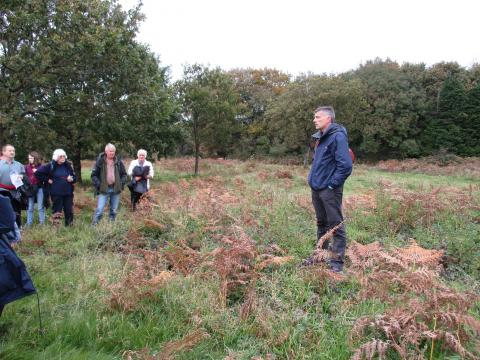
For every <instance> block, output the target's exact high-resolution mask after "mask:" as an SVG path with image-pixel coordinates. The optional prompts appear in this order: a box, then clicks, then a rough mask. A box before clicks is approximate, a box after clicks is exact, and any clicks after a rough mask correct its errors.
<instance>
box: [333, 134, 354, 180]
mask: <svg viewBox="0 0 480 360" xmlns="http://www.w3.org/2000/svg"><path fill="white" fill-rule="evenodd" d="M335 143H336V147H337V149H336V151H335V164H336V167H335V172H334V173H333V175H332V177H331V178H330V181H329V184H328V186H331V187H332V188H336V187H339V186H341V185H343V183H344V182H345V180H347V178H348V177H349V176H350V174H351V173H352V158H351V157H350V152H349V151H348V140H347V137H346V135H345V134H342V133H340V134H337V135H336V136H335Z"/></svg>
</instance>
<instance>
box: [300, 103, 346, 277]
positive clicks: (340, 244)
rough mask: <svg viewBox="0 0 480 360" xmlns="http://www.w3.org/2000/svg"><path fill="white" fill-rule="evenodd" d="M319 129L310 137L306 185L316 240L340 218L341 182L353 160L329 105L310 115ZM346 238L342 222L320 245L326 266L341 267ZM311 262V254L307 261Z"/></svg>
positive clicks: (343, 134)
mask: <svg viewBox="0 0 480 360" xmlns="http://www.w3.org/2000/svg"><path fill="white" fill-rule="evenodd" d="M313 123H314V124H315V128H316V129H317V130H318V131H317V132H316V133H315V134H314V135H313V138H314V139H315V140H316V143H315V154H314V158H313V162H312V167H311V169H310V173H309V174H308V184H309V185H310V187H311V189H312V203H313V207H314V208H315V214H316V217H317V241H318V239H320V238H321V237H322V236H323V235H325V234H326V233H327V231H328V230H330V229H332V228H334V227H335V226H337V225H338V224H340V223H341V222H342V221H343V214H342V197H343V184H344V182H345V180H346V179H347V178H348V176H349V175H350V174H351V172H352V159H351V157H350V153H349V147H348V137H347V131H346V130H345V128H344V127H343V126H341V125H339V124H336V123H335V111H334V109H333V107H332V106H321V107H319V108H317V109H316V110H315V117H314V118H313ZM346 244H347V237H346V232H345V225H343V224H342V225H341V226H340V227H339V228H338V229H337V230H336V231H335V232H334V234H333V241H332V242H331V243H330V241H329V240H327V241H325V242H324V243H323V244H322V249H325V250H327V249H328V250H330V258H329V259H328V262H327V263H328V266H329V268H330V270H332V271H334V272H341V271H342V270H343V259H344V257H345V247H346ZM306 263H307V264H312V263H313V257H310V258H309V259H307V261H306Z"/></svg>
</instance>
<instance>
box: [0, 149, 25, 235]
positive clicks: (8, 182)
mask: <svg viewBox="0 0 480 360" xmlns="http://www.w3.org/2000/svg"><path fill="white" fill-rule="evenodd" d="M24 176H25V167H24V166H23V165H22V164H20V163H19V162H18V161H15V148H14V147H13V145H10V144H6V145H3V146H2V158H1V159H0V188H2V189H5V190H8V195H9V197H10V201H11V203H12V207H13V210H14V211H15V222H16V223H17V225H18V227H19V228H20V227H21V225H22V214H21V210H22V205H21V202H20V194H19V193H18V192H17V188H18V183H23V180H24ZM14 195H15V196H14Z"/></svg>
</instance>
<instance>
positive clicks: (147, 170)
mask: <svg viewBox="0 0 480 360" xmlns="http://www.w3.org/2000/svg"><path fill="white" fill-rule="evenodd" d="M127 174H128V175H129V176H131V178H132V180H131V182H130V184H129V186H128V187H129V189H130V192H131V195H132V196H131V200H132V209H133V210H135V207H136V205H137V203H138V201H139V200H140V198H141V197H142V195H143V194H144V193H146V192H147V191H148V190H150V179H153V174H154V172H153V165H152V163H151V162H150V161H148V160H147V151H146V150H144V149H140V150H138V151H137V159H136V160H132V161H131V162H130V166H129V167H128V171H127Z"/></svg>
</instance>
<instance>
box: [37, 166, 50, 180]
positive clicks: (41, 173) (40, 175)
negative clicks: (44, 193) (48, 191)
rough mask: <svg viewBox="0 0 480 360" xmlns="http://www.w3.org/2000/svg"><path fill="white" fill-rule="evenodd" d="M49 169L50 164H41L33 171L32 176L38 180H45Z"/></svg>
mask: <svg viewBox="0 0 480 360" xmlns="http://www.w3.org/2000/svg"><path fill="white" fill-rule="evenodd" d="M50 169H51V165H50V164H45V165H42V166H40V167H39V168H38V170H37V171H36V172H35V174H34V176H35V177H36V178H37V180H38V181H40V182H42V183H44V182H47V181H48V177H49V175H50Z"/></svg>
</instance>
